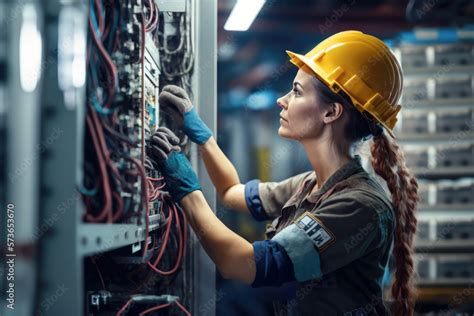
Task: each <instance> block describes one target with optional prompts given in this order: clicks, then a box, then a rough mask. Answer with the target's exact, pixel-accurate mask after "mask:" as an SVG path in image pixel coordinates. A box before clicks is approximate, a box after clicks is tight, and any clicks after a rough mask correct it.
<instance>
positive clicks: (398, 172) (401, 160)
mask: <svg viewBox="0 0 474 316" xmlns="http://www.w3.org/2000/svg"><path fill="white" fill-rule="evenodd" d="M313 82H314V85H315V87H316V89H317V91H318V92H319V97H320V99H321V101H322V102H325V103H327V104H331V103H334V102H339V103H341V104H343V106H344V108H345V110H347V113H348V115H349V117H350V120H349V122H348V123H347V125H346V127H345V131H346V133H345V134H346V138H347V140H349V141H351V142H353V143H354V144H357V143H358V142H360V141H365V140H368V139H371V138H373V144H372V147H371V153H372V167H373V168H374V171H375V172H376V173H377V174H378V175H379V176H381V177H382V178H383V179H384V180H385V181H386V182H387V186H388V188H389V190H390V193H391V195H392V204H393V206H394V210H395V242H394V247H393V257H394V259H395V265H396V266H395V273H394V282H393V284H392V296H393V298H394V302H393V304H392V305H391V310H392V314H393V315H395V316H399V315H402V316H411V315H413V309H414V301H415V293H414V287H413V284H412V279H413V273H414V262H413V239H414V235H415V232H416V224H417V220H416V216H415V211H416V205H417V203H418V200H419V197H418V183H417V181H416V179H415V177H413V175H411V174H410V172H409V170H408V168H407V167H406V165H405V156H404V154H403V151H402V150H401V149H400V147H399V146H398V144H397V143H396V142H395V141H394V140H392V139H391V138H390V139H389V138H387V137H386V135H385V134H384V132H383V128H382V126H381V125H379V124H377V123H376V122H375V121H374V119H373V118H372V117H371V116H370V115H369V114H368V113H361V112H359V111H358V110H357V109H356V108H355V106H354V104H353V103H352V101H351V99H350V98H349V97H348V96H347V95H346V94H345V93H343V92H342V91H341V92H339V93H338V94H335V93H334V92H332V91H331V90H330V89H329V88H328V87H327V86H326V85H325V84H324V83H322V82H321V81H320V80H318V79H317V78H316V77H314V80H313Z"/></svg>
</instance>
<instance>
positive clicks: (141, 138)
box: [80, 0, 193, 315]
mask: <svg viewBox="0 0 474 316" xmlns="http://www.w3.org/2000/svg"><path fill="white" fill-rule="evenodd" d="M161 3H162V4H163V7H160V3H159V2H158V3H157V2H155V1H154V0H143V1H142V0H134V1H112V2H102V1H95V2H94V1H91V3H90V4H89V14H88V26H89V28H88V41H87V43H88V46H87V56H88V60H87V80H86V82H87V92H86V93H87V98H86V115H85V127H86V128H85V137H84V144H83V146H84V157H83V175H82V183H81V184H80V192H81V194H82V199H83V201H84V205H85V209H86V211H85V214H84V217H83V220H84V222H85V223H89V224H90V225H101V224H102V225H103V224H106V225H107V224H108V225H110V227H111V228H112V229H113V227H114V226H115V227H116V231H118V232H119V233H118V234H119V235H121V236H120V237H122V236H123V238H124V239H125V240H124V244H125V246H123V247H117V248H113V249H112V248H111V249H109V250H107V251H106V252H101V253H100V254H99V255H97V254H96V253H94V254H92V255H90V256H86V257H85V259H84V269H85V270H84V271H85V272H84V275H85V276H86V278H85V293H84V295H85V298H86V301H85V302H86V303H85V310H86V313H87V315H109V314H111V313H117V315H137V314H140V315H141V314H146V313H152V312H154V311H157V310H160V309H166V311H164V312H163V313H169V314H173V313H175V312H176V311H178V310H181V311H182V312H184V313H187V314H189V312H188V310H187V308H186V306H190V304H191V293H190V284H189V282H190V280H191V275H190V273H191V271H192V269H191V266H190V262H189V260H186V258H185V257H186V253H187V252H189V251H190V249H189V245H188V243H187V238H188V236H187V235H188V232H187V229H188V228H187V225H186V217H185V216H184V213H183V211H182V210H181V209H180V208H179V205H178V204H177V203H176V202H175V201H173V200H172V198H171V197H170V195H169V194H168V193H167V191H166V190H167V184H166V183H165V181H164V178H163V177H162V176H161V174H160V171H159V168H158V167H157V165H155V163H154V162H153V161H152V160H151V159H149V157H148V156H147V150H146V148H147V146H148V145H149V142H150V138H151V137H152V135H153V133H154V132H155V131H156V129H157V128H158V127H159V126H168V127H170V128H173V122H170V121H169V120H164V119H162V115H161V114H160V106H159V103H158V97H159V92H160V84H166V83H168V82H169V80H170V75H169V73H170V70H169V69H179V68H180V64H183V63H184V64H185V65H184V66H183V67H188V68H189V71H188V72H187V73H183V74H178V75H175V76H174V77H173V78H171V79H179V81H180V82H179V83H178V84H181V85H182V86H183V87H184V88H186V89H188V91H189V93H191V92H192V91H190V89H189V87H190V86H191V83H190V75H191V71H192V66H193V65H192V62H191V64H189V61H188V60H184V59H183V60H180V59H179V56H180V54H184V53H181V52H180V51H181V50H183V51H184V50H186V49H190V47H189V46H190V45H192V43H191V42H190V32H191V27H192V24H191V21H190V18H189V16H190V14H191V13H190V12H189V9H190V8H191V6H190V3H191V1H183V2H182V3H183V4H184V5H185V7H184V8H185V10H180V12H168V11H164V9H163V8H165V9H166V2H163V1H162V2H161ZM186 8H187V9H186ZM170 28H171V29H172V30H173V31H172V32H170V31H169V30H170ZM183 41H185V42H186V43H187V45H183ZM165 42H166V44H163V43H165ZM170 50H172V52H171V53H169V51H170ZM170 54H172V55H173V66H172V67H171V68H170V67H169V65H167V64H166V61H167V57H169V55H170ZM163 67H168V72H167V73H168V76H167V77H166V78H163V77H162V75H163ZM182 145H183V146H184V147H186V143H183V144H182ZM121 225H128V226H127V227H128V230H129V231H126V232H125V233H124V234H121V233H120V228H121V227H122V226H121ZM130 228H131V230H130ZM130 234H132V236H130ZM83 238H84V243H86V244H87V243H89V242H92V243H94V242H95V243H97V238H99V237H96V240H94V239H92V240H91V238H93V237H92V236H91V235H84V237H83ZM130 238H135V240H134V242H130V241H129V242H128V243H127V241H126V240H127V239H129V240H130Z"/></svg>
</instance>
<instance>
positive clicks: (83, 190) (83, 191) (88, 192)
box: [79, 184, 97, 196]
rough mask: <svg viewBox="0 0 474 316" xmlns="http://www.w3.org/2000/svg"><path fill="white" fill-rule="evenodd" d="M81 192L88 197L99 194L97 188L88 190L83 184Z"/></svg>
mask: <svg viewBox="0 0 474 316" xmlns="http://www.w3.org/2000/svg"><path fill="white" fill-rule="evenodd" d="M79 192H81V193H82V194H84V195H87V196H94V195H96V194H97V187H95V188H93V189H88V188H86V187H85V186H83V185H82V184H81V185H80V186H79Z"/></svg>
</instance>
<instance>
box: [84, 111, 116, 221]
mask: <svg viewBox="0 0 474 316" xmlns="http://www.w3.org/2000/svg"><path fill="white" fill-rule="evenodd" d="M90 113H91V117H92V120H93V123H94V125H95V127H96V132H97V136H98V139H99V144H100V147H101V149H102V153H103V155H104V159H105V162H106V163H107V165H108V166H109V167H110V169H112V171H113V172H114V173H115V174H116V175H119V172H118V170H117V167H116V166H115V164H114V163H113V161H112V160H111V159H110V152H109V150H108V148H107V145H106V143H105V136H104V131H103V129H102V124H101V122H100V120H99V117H98V115H97V113H96V112H95V111H94V110H93V109H92V108H90ZM108 183H109V182H108V178H107V185H108V186H109V190H110V185H109V184H108ZM112 215H113V214H112V203H111V205H110V213H109V216H108V218H107V222H108V223H111V222H112V221H113V216H112Z"/></svg>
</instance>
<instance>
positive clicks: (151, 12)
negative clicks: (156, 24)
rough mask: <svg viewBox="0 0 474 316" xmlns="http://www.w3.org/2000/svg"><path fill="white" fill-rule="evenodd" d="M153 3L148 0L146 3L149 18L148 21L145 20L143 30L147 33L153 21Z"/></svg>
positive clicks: (151, 0) (152, 0)
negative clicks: (148, 9) (148, 7)
mask: <svg viewBox="0 0 474 316" xmlns="http://www.w3.org/2000/svg"><path fill="white" fill-rule="evenodd" d="M153 2H154V0H150V1H148V3H149V4H150V17H149V19H148V20H147V22H146V24H145V30H146V31H147V32H148V31H149V27H150V24H151V23H152V22H153V20H154V16H153V11H154V5H153Z"/></svg>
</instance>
